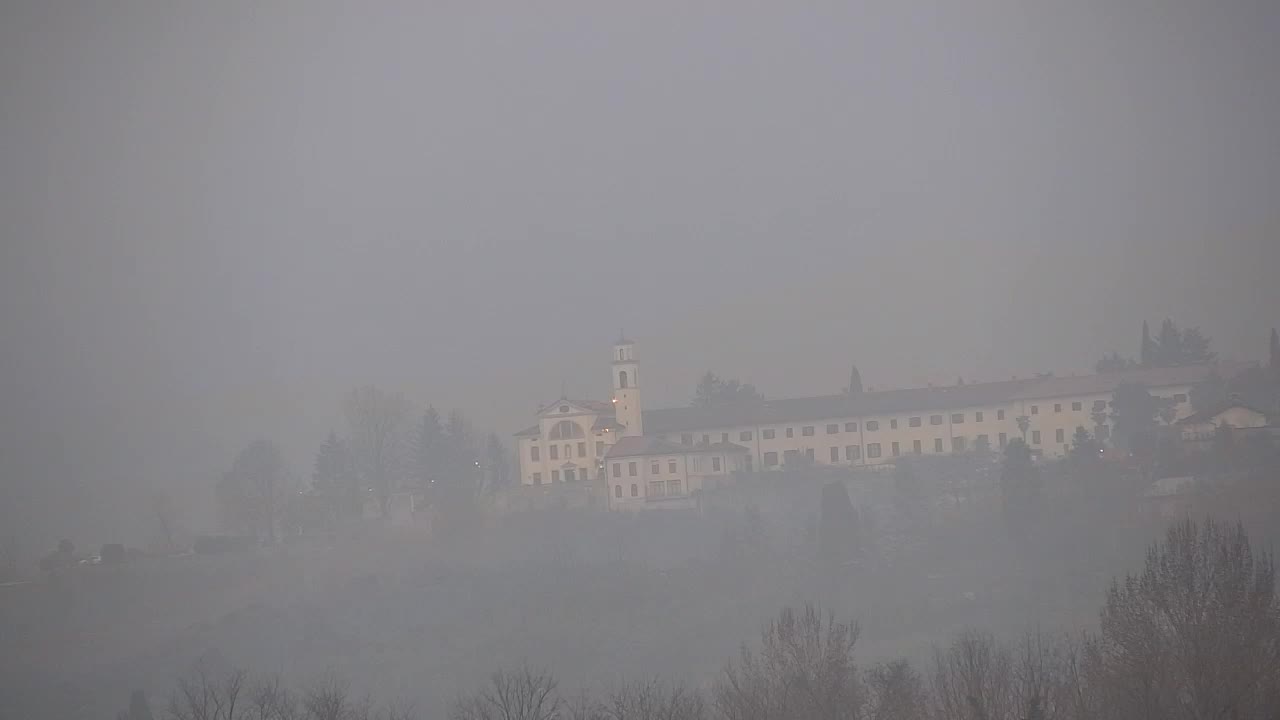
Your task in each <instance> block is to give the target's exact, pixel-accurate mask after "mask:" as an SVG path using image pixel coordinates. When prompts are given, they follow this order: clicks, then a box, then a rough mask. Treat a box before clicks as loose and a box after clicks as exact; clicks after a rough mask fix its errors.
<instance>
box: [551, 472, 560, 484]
mask: <svg viewBox="0 0 1280 720" xmlns="http://www.w3.org/2000/svg"><path fill="white" fill-rule="evenodd" d="M551 482H560V471H559V470H552V471H551Z"/></svg>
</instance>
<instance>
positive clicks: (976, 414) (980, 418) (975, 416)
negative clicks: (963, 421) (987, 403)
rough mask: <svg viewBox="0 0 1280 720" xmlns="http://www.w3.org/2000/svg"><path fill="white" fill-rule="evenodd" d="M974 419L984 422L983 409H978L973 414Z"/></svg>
mask: <svg viewBox="0 0 1280 720" xmlns="http://www.w3.org/2000/svg"><path fill="white" fill-rule="evenodd" d="M973 421H974V422H982V411H981V410H979V411H977V412H975V413H974V414H973Z"/></svg>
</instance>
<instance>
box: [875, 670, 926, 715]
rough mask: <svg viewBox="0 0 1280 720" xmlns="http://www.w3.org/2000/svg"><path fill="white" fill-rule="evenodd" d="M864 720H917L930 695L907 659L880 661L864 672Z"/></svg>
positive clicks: (923, 712)
mask: <svg viewBox="0 0 1280 720" xmlns="http://www.w3.org/2000/svg"><path fill="white" fill-rule="evenodd" d="M865 683H866V687H867V715H866V717H867V720H920V719H922V718H924V717H925V714H926V713H927V712H928V709H929V696H928V693H927V692H926V690H925V687H924V681H923V680H922V679H921V678H920V673H918V672H916V671H915V668H912V667H911V663H909V662H907V661H906V660H894V661H892V662H887V663H880V664H878V665H876V666H875V667H873V668H871V669H870V670H868V671H867V674H866V679H865Z"/></svg>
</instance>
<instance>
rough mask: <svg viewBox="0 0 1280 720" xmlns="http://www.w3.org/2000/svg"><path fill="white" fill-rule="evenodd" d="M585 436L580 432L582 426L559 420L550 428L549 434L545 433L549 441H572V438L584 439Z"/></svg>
mask: <svg viewBox="0 0 1280 720" xmlns="http://www.w3.org/2000/svg"><path fill="white" fill-rule="evenodd" d="M586 436H587V434H586V433H585V432H583V431H582V426H581V425H579V424H578V423H576V422H574V421H572V420H561V421H560V422H558V423H556V424H555V426H554V427H552V428H551V432H549V433H547V439H549V440H572V439H573V438H580V437H586Z"/></svg>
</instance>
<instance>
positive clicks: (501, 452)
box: [484, 432, 511, 487]
mask: <svg viewBox="0 0 1280 720" xmlns="http://www.w3.org/2000/svg"><path fill="white" fill-rule="evenodd" d="M484 454H485V464H486V465H487V466H488V471H489V481H490V482H491V483H492V484H493V487H505V486H506V485H507V483H508V482H510V480H511V477H510V475H511V473H510V467H511V465H510V463H509V462H508V460H507V448H506V447H505V446H504V445H503V444H502V439H501V438H499V437H498V434H497V433H495V432H491V433H489V436H488V438H487V440H486V441H485V453H484Z"/></svg>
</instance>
